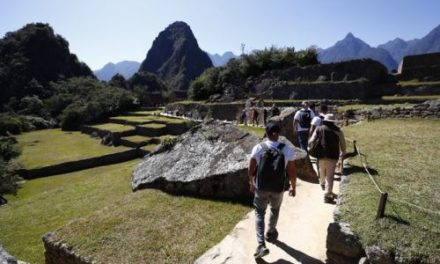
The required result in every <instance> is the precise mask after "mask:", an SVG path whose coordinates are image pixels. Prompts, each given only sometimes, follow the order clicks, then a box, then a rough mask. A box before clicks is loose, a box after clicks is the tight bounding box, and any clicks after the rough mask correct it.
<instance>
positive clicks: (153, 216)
mask: <svg viewBox="0 0 440 264" xmlns="http://www.w3.org/2000/svg"><path fill="white" fill-rule="evenodd" d="M138 162H139V161H138V160H133V161H130V162H126V163H120V164H116V165H111V166H106V167H98V168H94V169H89V170H83V171H79V172H75V173H69V174H64V175H59V176H52V177H46V178H41V179H36V180H32V181H28V182H26V183H25V184H24V186H23V188H22V189H20V190H19V192H18V195H17V196H16V197H9V196H8V197H7V198H8V199H9V204H8V205H7V206H4V207H1V208H0V226H1V227H2V232H0V240H1V241H2V244H3V245H4V246H5V248H6V250H8V251H9V252H10V253H11V254H12V255H14V256H16V257H18V258H19V259H22V260H24V261H28V262H31V263H35V264H38V263H44V255H43V251H44V249H43V243H42V242H41V237H42V236H43V234H45V233H46V232H49V231H55V230H56V232H55V235H56V237H57V238H60V239H63V240H64V241H66V242H67V243H68V244H69V245H72V246H73V247H74V249H75V251H77V252H78V253H79V254H82V255H85V256H86V255H89V256H92V257H93V258H94V259H95V260H97V261H98V262H100V263H127V262H128V263H142V262H145V261H146V260H148V262H151V263H190V262H193V261H194V260H195V259H196V258H197V257H198V256H199V255H201V254H202V253H203V252H204V251H205V250H207V249H209V248H210V247H211V246H213V245H215V244H216V243H218V242H219V241H220V240H221V239H222V238H223V237H224V236H225V235H226V234H227V233H228V232H230V230H231V229H232V228H233V226H234V225H235V224H236V223H237V222H238V221H239V220H240V219H241V218H242V217H243V216H244V215H245V214H246V213H247V212H248V211H249V208H248V207H245V206H242V205H237V204H231V203H225V202H216V201H209V200H200V199H193V198H187V197H181V196H172V195H168V194H165V193H162V192H161V191H157V190H143V191H138V192H136V193H132V191H131V189H130V185H129V182H130V179H131V172H132V169H133V167H134V166H135V164H136V163H138ZM158 201H160V202H159V203H158ZM72 219H78V220H76V221H72ZM66 224H67V226H65V225H66ZM63 226H64V227H63ZM176 234H179V235H176Z"/></svg>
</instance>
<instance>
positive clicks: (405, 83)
mask: <svg viewBox="0 0 440 264" xmlns="http://www.w3.org/2000/svg"><path fill="white" fill-rule="evenodd" d="M399 84H400V85H401V86H403V87H405V86H414V85H440V81H436V82H420V81H419V80H417V79H414V80H410V81H401V82H399Z"/></svg>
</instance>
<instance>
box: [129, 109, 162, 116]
mask: <svg viewBox="0 0 440 264" xmlns="http://www.w3.org/2000/svg"><path fill="white" fill-rule="evenodd" d="M162 112H163V110H162V109H158V110H148V111H135V112H130V114H133V115H159V114H160V113H162Z"/></svg>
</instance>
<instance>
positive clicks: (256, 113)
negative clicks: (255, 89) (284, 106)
mask: <svg viewBox="0 0 440 264" xmlns="http://www.w3.org/2000/svg"><path fill="white" fill-rule="evenodd" d="M279 114H280V109H279V108H278V107H276V105H275V104H273V105H272V107H271V108H270V109H269V110H267V109H266V108H265V107H256V106H254V107H246V108H245V109H243V110H242V111H241V115H240V123H241V124H244V125H247V124H248V123H249V124H251V125H253V126H258V125H259V124H260V119H261V115H262V121H263V125H264V126H265V125H266V123H267V119H268V118H269V117H273V116H277V115H279Z"/></svg>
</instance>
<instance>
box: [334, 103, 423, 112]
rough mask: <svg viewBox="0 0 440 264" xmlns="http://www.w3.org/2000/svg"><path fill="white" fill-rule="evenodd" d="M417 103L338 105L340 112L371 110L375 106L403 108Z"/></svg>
mask: <svg viewBox="0 0 440 264" xmlns="http://www.w3.org/2000/svg"><path fill="white" fill-rule="evenodd" d="M414 105H415V104H410V103H404V104H386V105H383V104H354V105H344V106H338V108H337V111H338V112H345V111H347V110H369V109H373V108H379V107H380V108H382V109H393V108H397V107H400V108H403V107H413V106H414Z"/></svg>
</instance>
